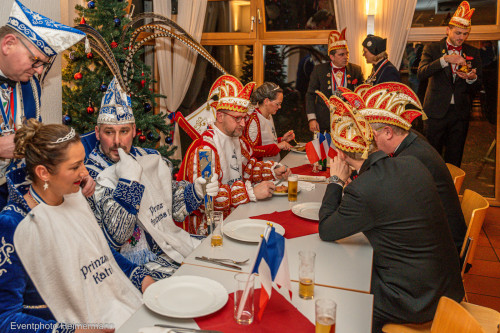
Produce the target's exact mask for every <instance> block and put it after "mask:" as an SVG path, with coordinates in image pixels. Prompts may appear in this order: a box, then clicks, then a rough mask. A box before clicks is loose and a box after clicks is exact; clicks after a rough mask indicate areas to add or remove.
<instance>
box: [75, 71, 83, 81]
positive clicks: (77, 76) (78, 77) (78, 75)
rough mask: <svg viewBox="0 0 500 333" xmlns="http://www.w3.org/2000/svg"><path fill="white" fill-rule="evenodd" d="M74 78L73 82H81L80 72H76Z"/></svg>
mask: <svg viewBox="0 0 500 333" xmlns="http://www.w3.org/2000/svg"><path fill="white" fill-rule="evenodd" d="M74 78H75V80H81V79H82V78H83V74H82V73H80V72H77V73H76V74H75V75H74Z"/></svg>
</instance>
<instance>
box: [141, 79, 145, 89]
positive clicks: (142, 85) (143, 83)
mask: <svg viewBox="0 0 500 333" xmlns="http://www.w3.org/2000/svg"><path fill="white" fill-rule="evenodd" d="M145 86H146V80H141V87H143V88H144V87H145Z"/></svg>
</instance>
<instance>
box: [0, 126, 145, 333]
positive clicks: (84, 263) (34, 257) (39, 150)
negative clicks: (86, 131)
mask: <svg viewBox="0 0 500 333" xmlns="http://www.w3.org/2000/svg"><path fill="white" fill-rule="evenodd" d="M14 142H15V154H16V157H18V158H24V159H25V162H26V167H23V168H17V169H14V170H12V171H11V172H10V173H9V174H8V175H7V179H8V185H9V202H8V205H7V206H6V207H5V208H4V210H3V211H2V213H1V214H0V242H1V243H0V331H2V332H6V331H9V332H10V331H13V332H15V331H23V330H24V329H26V327H28V328H31V330H30V331H35V332H73V331H75V332H83V331H85V330H82V328H83V329H86V328H92V329H97V330H92V332H94V331H96V332H109V331H112V330H109V328H113V327H119V326H120V325H121V324H123V322H124V321H125V320H127V319H128V318H129V317H130V315H131V314H132V313H134V312H135V311H136V310H137V308H138V307H139V306H140V305H141V304H142V295H141V291H142V292H144V290H145V289H146V288H147V287H148V286H149V285H150V284H151V283H153V282H154V280H153V279H152V278H151V277H150V276H149V275H148V271H147V270H145V269H144V268H142V267H138V266H137V265H134V264H132V263H130V262H129V261H127V260H126V259H125V258H123V257H122V256H121V255H120V254H118V253H117V252H116V251H114V250H111V249H110V248H109V246H108V244H107V242H106V240H105V238H104V235H103V234H102V231H101V229H100V227H99V225H98V223H97V221H96V220H95V217H94V214H93V213H92V211H91V210H90V207H89V206H88V204H87V201H86V199H85V197H84V196H83V195H82V193H81V189H80V184H81V181H82V179H83V178H84V177H85V176H86V175H87V174H88V172H87V170H86V168H85V166H84V164H83V161H84V158H85V152H84V148H83V145H82V143H81V142H80V138H79V136H78V135H77V134H76V133H75V131H74V129H72V128H71V129H70V128H69V127H67V126H64V125H56V124H51V125H44V124H41V123H39V122H38V121H36V120H34V119H30V120H28V121H27V123H26V124H25V125H24V126H23V127H21V128H20V129H19V130H18V131H17V132H16V136H15V139H14ZM27 179H28V180H27ZM75 323H92V324H94V326H87V327H85V326H83V325H80V326H79V325H75ZM26 325H28V326H26Z"/></svg>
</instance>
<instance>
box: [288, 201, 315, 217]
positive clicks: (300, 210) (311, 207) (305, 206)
mask: <svg viewBox="0 0 500 333" xmlns="http://www.w3.org/2000/svg"><path fill="white" fill-rule="evenodd" d="M320 207H321V202H303V203H300V204H297V205H295V206H293V207H292V213H294V214H295V215H297V216H300V217H303V218H305V219H309V220H314V221H319V208H320Z"/></svg>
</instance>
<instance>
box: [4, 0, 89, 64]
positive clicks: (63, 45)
mask: <svg viewBox="0 0 500 333" xmlns="http://www.w3.org/2000/svg"><path fill="white" fill-rule="evenodd" d="M7 26H8V27H10V28H12V29H14V30H16V31H17V32H18V33H19V34H21V35H22V36H23V37H25V38H26V39H27V40H29V41H30V42H31V43H32V44H33V45H34V46H35V47H36V48H37V49H38V50H40V52H42V53H43V54H45V55H46V56H47V57H49V58H50V57H54V56H55V55H57V54H58V53H60V52H62V51H64V50H66V49H67V48H69V47H71V46H73V45H74V44H76V43H77V42H79V41H80V40H81V39H82V38H83V37H85V33H83V32H81V31H80V30H77V29H74V28H71V27H68V26H67V25H64V24H61V23H58V22H55V21H53V20H51V19H49V18H48V17H45V16H43V15H40V14H38V13H35V12H34V11H32V10H31V9H29V8H27V7H25V6H24V5H23V4H22V3H20V2H19V1H18V0H16V1H14V4H13V5H12V9H11V11H10V16H9V18H8V20H7Z"/></svg>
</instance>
